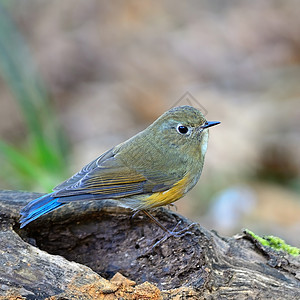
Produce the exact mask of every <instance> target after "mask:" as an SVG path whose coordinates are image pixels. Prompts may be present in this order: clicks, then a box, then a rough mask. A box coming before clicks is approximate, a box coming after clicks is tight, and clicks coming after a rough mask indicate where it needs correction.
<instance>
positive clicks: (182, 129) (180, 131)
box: [177, 124, 189, 134]
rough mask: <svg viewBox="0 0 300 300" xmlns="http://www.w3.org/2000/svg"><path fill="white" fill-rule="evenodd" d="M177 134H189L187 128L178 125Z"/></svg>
mask: <svg viewBox="0 0 300 300" xmlns="http://www.w3.org/2000/svg"><path fill="white" fill-rule="evenodd" d="M177 132H179V133H180V134H187V133H188V132H189V128H188V127H186V126H184V125H181V124H179V125H178V126H177Z"/></svg>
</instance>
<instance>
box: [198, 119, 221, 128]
mask: <svg viewBox="0 0 300 300" xmlns="http://www.w3.org/2000/svg"><path fill="white" fill-rule="evenodd" d="M220 123H221V122H218V121H210V122H209V121H206V122H205V123H204V124H203V125H202V126H201V127H200V128H202V129H205V128H208V127H212V126H215V125H218V124H220Z"/></svg>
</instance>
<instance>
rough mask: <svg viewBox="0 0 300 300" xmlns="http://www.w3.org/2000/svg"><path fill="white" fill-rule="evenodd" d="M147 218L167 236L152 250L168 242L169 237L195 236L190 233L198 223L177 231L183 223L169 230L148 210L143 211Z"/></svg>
mask: <svg viewBox="0 0 300 300" xmlns="http://www.w3.org/2000/svg"><path fill="white" fill-rule="evenodd" d="M141 211H142V212H143V213H144V214H145V215H146V216H148V217H149V218H150V219H151V220H152V221H153V222H155V223H156V224H157V225H158V226H159V227H160V228H161V229H163V230H164V231H165V232H166V235H165V236H164V237H163V238H162V239H160V240H159V241H158V242H156V243H155V244H154V245H153V246H152V249H153V248H155V247H156V246H158V245H159V244H160V243H162V242H164V241H165V240H167V239H168V238H169V237H171V236H173V237H177V238H178V237H182V236H185V235H187V234H191V235H192V234H193V233H192V232H190V231H188V230H189V229H190V228H191V227H192V226H194V225H196V223H192V224H190V225H189V226H187V227H185V228H183V229H182V230H179V231H175V230H176V228H177V227H178V225H179V224H180V223H181V221H179V222H178V223H177V224H176V226H175V227H174V228H173V230H169V229H167V228H166V227H165V226H164V225H163V224H161V223H160V222H159V221H158V220H157V219H155V218H154V217H153V216H152V215H151V214H150V213H149V212H148V211H146V210H141Z"/></svg>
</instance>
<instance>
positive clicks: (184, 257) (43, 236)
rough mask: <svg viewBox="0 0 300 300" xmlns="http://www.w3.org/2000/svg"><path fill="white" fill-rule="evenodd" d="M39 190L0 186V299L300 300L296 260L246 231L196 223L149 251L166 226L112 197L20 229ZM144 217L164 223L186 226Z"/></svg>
mask: <svg viewBox="0 0 300 300" xmlns="http://www.w3.org/2000/svg"><path fill="white" fill-rule="evenodd" d="M38 196H40V195H39V194H36V193H26V192H16V191H2V192H0V253H1V255H0V299H22V297H23V298H25V299H45V298H47V297H48V298H50V297H51V299H88V300H90V299H114V298H105V297H108V296H109V295H111V296H114V297H116V298H117V297H123V299H140V298H142V299H174V298H176V297H177V299H184V298H185V297H186V298H188V297H189V299H297V300H298V299H300V257H299V256H298V257H293V256H290V255H289V254H286V253H283V252H277V251H275V250H272V249H270V248H268V247H263V246H260V245H258V244H257V243H256V242H255V241H254V240H252V239H250V238H249V236H247V235H245V234H240V235H239V236H236V237H231V238H225V237H220V236H219V235H218V234H217V233H216V232H214V231H209V230H206V229H205V228H203V227H201V226H200V225H198V224H197V225H195V226H193V227H191V228H190V229H189V230H188V233H187V234H186V235H184V236H182V237H178V238H175V237H169V238H168V239H167V240H166V241H164V242H162V243H161V244H159V245H158V246H157V247H155V248H153V247H152V246H153V245H154V244H155V243H156V242H157V241H158V240H160V239H161V238H162V237H163V236H164V235H165V232H164V231H162V230H161V229H160V228H159V227H158V226H157V225H156V224H155V223H153V222H151V221H150V220H149V219H148V217H147V216H145V215H143V214H142V213H139V214H138V215H136V216H134V217H132V214H133V213H132V212H131V211H130V210H126V209H123V208H120V207H117V206H116V205H115V203H114V202H112V201H94V202H78V203H71V204H68V205H65V206H64V207H62V208H60V209H57V210H56V211H54V212H52V213H49V214H47V215H45V216H42V217H40V218H39V219H38V220H36V221H33V222H32V223H30V224H29V225H28V226H26V227H25V228H23V229H20V228H19V223H18V219H19V211H20V209H21V208H22V207H23V206H24V205H26V204H27V203H28V202H29V201H30V200H32V199H35V198H36V197H38ZM152 213H153V215H154V216H155V217H156V218H157V219H158V220H159V221H160V222H162V223H163V224H164V225H165V226H166V227H167V228H169V229H172V228H173V227H174V226H175V225H176V224H177V223H178V222H179V221H181V224H180V225H179V228H178V229H181V228H184V227H186V226H188V225H190V224H191V222H190V221H189V220H187V219H186V218H184V217H182V216H180V215H178V214H177V213H174V212H171V211H169V210H167V209H164V208H161V209H157V210H156V211H153V212H152ZM1 297H2V298H1ZM9 297H11V298H9ZM143 297H144V298H143ZM180 297H181V298H180Z"/></svg>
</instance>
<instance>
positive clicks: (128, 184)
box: [20, 105, 220, 235]
mask: <svg viewBox="0 0 300 300" xmlns="http://www.w3.org/2000/svg"><path fill="white" fill-rule="evenodd" d="M219 123H220V122H208V121H206V119H205V117H204V116H203V114H202V113H201V112H200V111H199V110H197V109H196V108H194V107H192V106H187V105H186V106H178V107H175V108H172V109H170V110H168V111H167V112H165V113H164V114H163V115H161V116H160V117H159V118H158V119H157V120H156V121H155V122H154V123H152V124H151V125H150V126H149V127H148V128H146V129H145V130H143V131H141V132H140V133H138V134H136V135H135V136H133V137H132V138H130V139H129V140H127V141H125V142H123V143H121V144H119V145H117V146H115V147H113V148H112V149H110V150H108V151H107V152H105V153H103V154H102V155H100V156H99V157H98V158H96V159H95V160H93V161H92V162H90V163H89V164H88V165H86V166H85V167H84V168H83V169H82V170H81V171H79V172H78V173H76V174H75V175H73V176H72V177H71V178H69V179H68V180H66V181H64V182H63V183H61V184H59V185H58V186H56V187H55V188H54V189H53V192H52V193H50V194H47V195H44V196H42V197H40V198H37V199H35V200H33V201H31V202H30V203H29V204H27V205H26V206H25V207H24V208H23V209H22V210H21V219H20V223H21V228H22V227H24V226H26V225H27V224H28V223H30V222H32V221H33V220H35V219H37V218H39V217H40V216H42V215H44V214H47V213H49V212H51V211H53V210H55V209H57V208H58V207H60V206H63V205H65V204H67V203H69V202H73V201H81V200H98V201H101V200H103V199H112V200H116V201H117V202H118V205H120V206H123V207H126V208H130V209H132V210H134V211H140V210H141V211H143V212H144V213H145V214H146V215H147V216H149V217H150V218H151V219H152V220H153V221H155V222H156V223H157V224H158V225H159V226H160V227H161V228H163V229H164V230H165V231H167V232H168V233H169V234H171V235H174V234H176V233H175V232H174V231H169V230H168V229H166V228H165V227H164V226H163V225H162V224H161V223H160V222H159V221H158V220H156V219H155V218H154V217H153V216H152V215H151V214H150V213H149V212H148V210H149V209H152V208H155V207H159V206H163V205H168V204H171V203H173V202H174V201H176V200H178V199H180V198H181V197H183V196H184V195H185V194H186V193H187V192H188V191H189V190H190V189H192V188H193V187H194V186H195V184H196V183H197V182H198V180H199V178H200V175H201V172H202V168H203V164H204V157H205V153H206V149H207V142H208V128H209V127H212V126H215V125H217V124H219ZM176 227H177V226H176Z"/></svg>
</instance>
